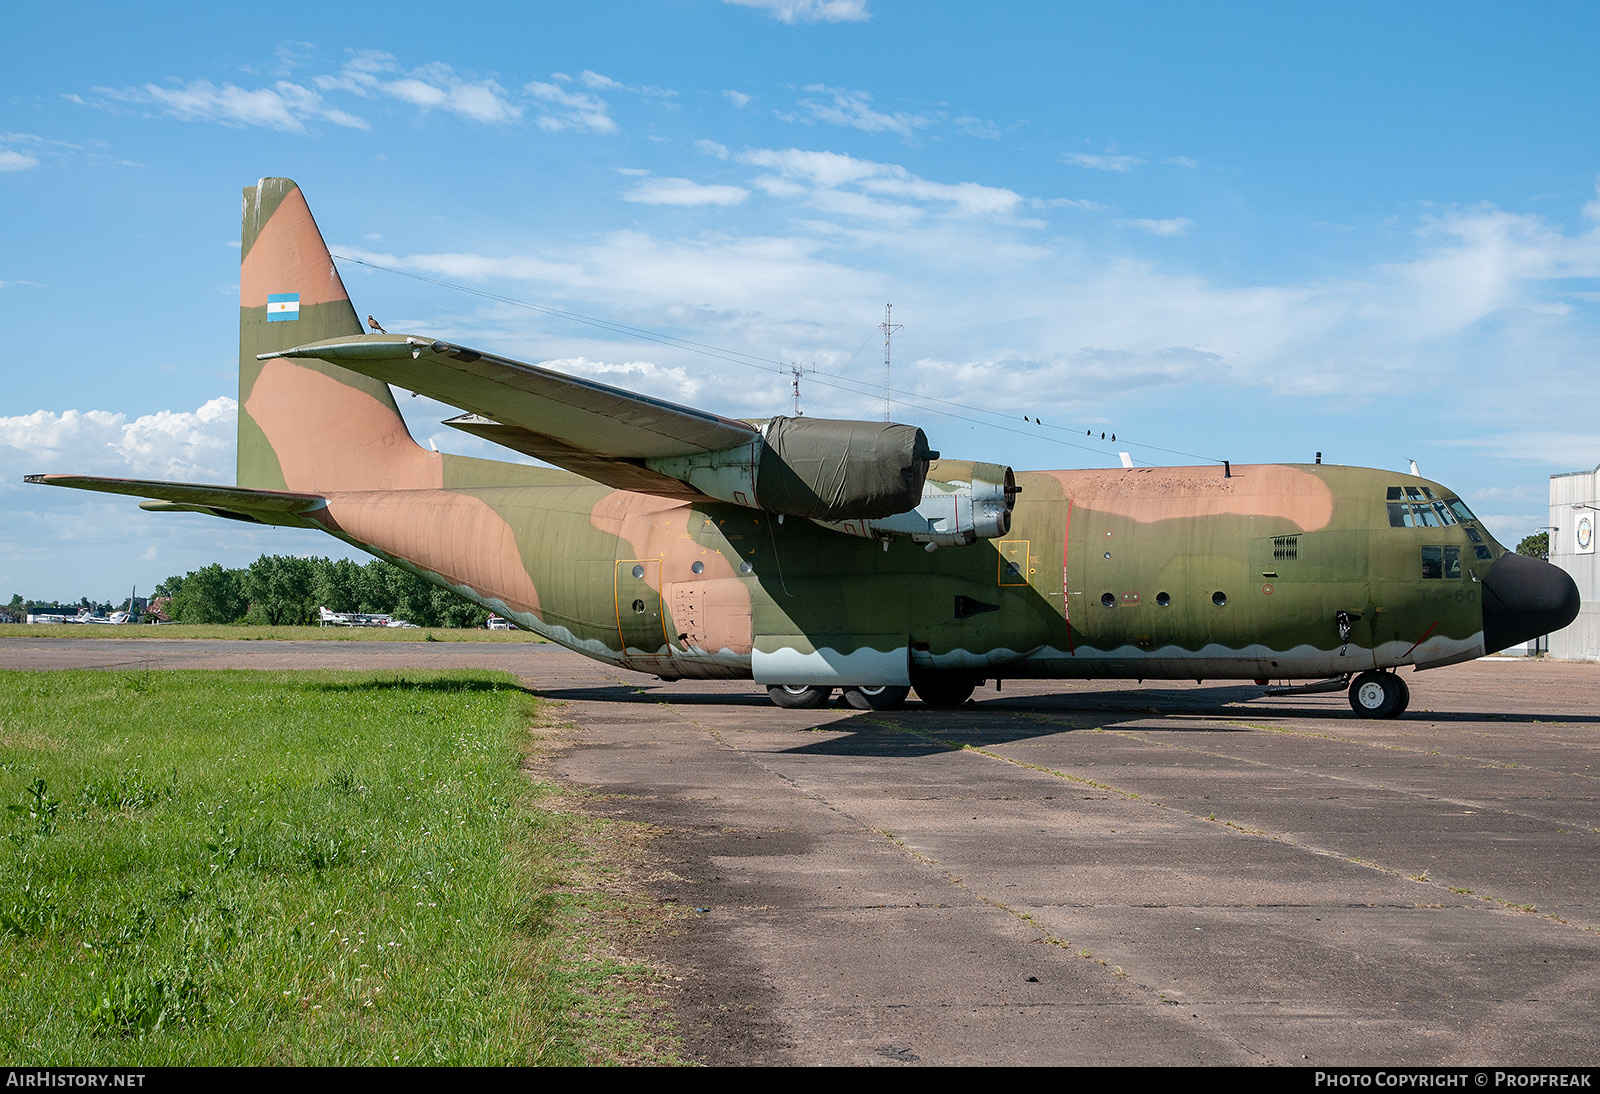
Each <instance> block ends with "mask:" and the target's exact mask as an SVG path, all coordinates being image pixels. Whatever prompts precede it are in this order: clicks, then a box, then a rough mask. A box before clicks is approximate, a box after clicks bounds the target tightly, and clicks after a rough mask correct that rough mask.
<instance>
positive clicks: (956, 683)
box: [911, 676, 978, 708]
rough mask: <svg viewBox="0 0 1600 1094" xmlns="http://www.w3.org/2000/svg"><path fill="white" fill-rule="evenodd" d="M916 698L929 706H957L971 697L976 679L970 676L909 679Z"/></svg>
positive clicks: (975, 685) (976, 684)
mask: <svg viewBox="0 0 1600 1094" xmlns="http://www.w3.org/2000/svg"><path fill="white" fill-rule="evenodd" d="M911 686H912V688H913V689H915V691H916V693H917V698H918V699H921V700H922V701H923V702H924V703H927V704H928V705H929V706H930V707H946V708H948V707H958V706H960V705H961V704H962V703H965V702H966V701H967V700H968V699H970V698H972V692H973V690H974V689H976V688H977V686H978V681H977V680H975V679H973V678H972V677H970V676H929V677H923V678H920V679H915V680H912V681H911Z"/></svg>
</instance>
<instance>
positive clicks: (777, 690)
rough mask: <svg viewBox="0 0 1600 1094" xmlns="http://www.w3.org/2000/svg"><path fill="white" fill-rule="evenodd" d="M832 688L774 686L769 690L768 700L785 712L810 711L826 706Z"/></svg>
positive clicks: (792, 685)
mask: <svg viewBox="0 0 1600 1094" xmlns="http://www.w3.org/2000/svg"><path fill="white" fill-rule="evenodd" d="M832 694H833V689H832V688H815V687H807V686H804V685H799V684H774V685H773V686H772V687H770V688H768V689H767V698H769V699H771V700H772V701H773V702H774V703H777V704H778V705H779V706H780V707H783V708H784V709H785V710H810V709H812V708H813V707H820V706H826V705H827V702H828V697H829V696H830V695H832Z"/></svg>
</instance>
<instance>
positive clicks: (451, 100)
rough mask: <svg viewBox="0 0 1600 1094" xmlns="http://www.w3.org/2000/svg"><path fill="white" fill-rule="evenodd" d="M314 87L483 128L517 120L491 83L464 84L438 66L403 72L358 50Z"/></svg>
mask: <svg viewBox="0 0 1600 1094" xmlns="http://www.w3.org/2000/svg"><path fill="white" fill-rule="evenodd" d="M316 84H317V86H318V87H320V88H322V89H323V90H325V91H330V90H335V89H337V90H343V91H348V92H351V93H353V94H356V95H360V96H361V97H363V98H372V97H374V96H379V95H383V96H388V97H389V98H393V99H398V100H400V101H401V102H404V103H409V104H411V105H412V106H416V107H420V108H422V109H423V110H425V111H427V110H442V111H444V112H446V113H450V114H458V115H460V116H461V117H463V118H470V119H471V120H473V121H477V122H483V123H485V124H494V123H502V122H511V121H515V120H516V119H518V118H520V117H522V107H520V106H517V105H516V104H514V103H512V102H511V101H510V100H509V99H508V98H507V97H506V91H505V88H503V87H501V86H500V85H499V84H498V83H497V82H495V81H494V80H465V79H462V78H461V77H460V76H458V75H456V72H455V70H454V69H453V68H452V67H451V66H449V65H447V64H443V63H441V62H437V61H435V62H432V63H429V64H425V65H421V66H419V67H417V68H414V69H411V70H409V71H407V70H406V69H404V68H402V67H401V66H400V65H399V64H398V63H397V62H396V61H395V59H394V57H393V55H391V54H388V53H381V52H379V51H377V50H363V51H360V52H358V53H356V54H355V55H354V56H352V57H351V58H350V60H349V61H348V62H346V63H345V66H344V68H343V70H341V71H340V73H339V74H338V75H337V76H319V77H317V78H316Z"/></svg>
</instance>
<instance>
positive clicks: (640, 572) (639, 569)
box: [633, 566, 644, 577]
mask: <svg viewBox="0 0 1600 1094" xmlns="http://www.w3.org/2000/svg"><path fill="white" fill-rule="evenodd" d="M633 576H634V577H643V576H644V567H643V566H635V567H634V568H633Z"/></svg>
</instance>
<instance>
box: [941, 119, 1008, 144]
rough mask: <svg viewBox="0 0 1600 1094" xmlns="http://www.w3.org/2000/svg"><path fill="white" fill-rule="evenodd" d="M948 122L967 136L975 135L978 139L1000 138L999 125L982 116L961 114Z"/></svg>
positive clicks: (991, 139)
mask: <svg viewBox="0 0 1600 1094" xmlns="http://www.w3.org/2000/svg"><path fill="white" fill-rule="evenodd" d="M950 124H951V125H954V126H955V127H956V129H957V130H959V131H960V132H962V133H965V134H966V135H967V136H969V137H977V138H978V139H979V140H985V141H997V140H999V139H1000V127H999V126H998V125H996V124H994V122H991V121H985V120H984V119H982V118H972V117H968V116H966V115H962V116H961V117H959V118H951V119H950Z"/></svg>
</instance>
